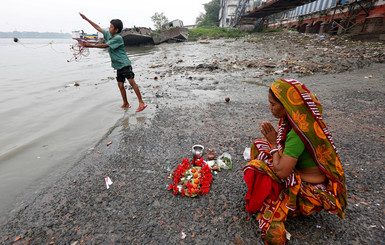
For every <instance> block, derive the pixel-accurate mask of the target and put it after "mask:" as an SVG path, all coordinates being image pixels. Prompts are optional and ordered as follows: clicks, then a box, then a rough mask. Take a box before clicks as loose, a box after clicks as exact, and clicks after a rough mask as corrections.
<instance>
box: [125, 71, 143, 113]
mask: <svg viewBox="0 0 385 245" xmlns="http://www.w3.org/2000/svg"><path fill="white" fill-rule="evenodd" d="M128 82H129V83H130V85H131V86H132V88H133V89H134V91H135V94H136V97H138V101H139V107H138V109H139V108H142V107H144V106H145V104H144V102H143V100H142V95H141V94H140V91H139V87H138V85H137V84H136V82H135V80H134V79H132V78H131V79H128Z"/></svg>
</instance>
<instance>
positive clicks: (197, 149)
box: [192, 145, 205, 159]
mask: <svg viewBox="0 0 385 245" xmlns="http://www.w3.org/2000/svg"><path fill="white" fill-rule="evenodd" d="M204 149H205V148H204V147H203V145H194V146H193V147H192V154H193V157H194V159H198V158H201V157H202V155H203V150H204Z"/></svg>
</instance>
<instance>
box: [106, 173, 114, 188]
mask: <svg viewBox="0 0 385 245" xmlns="http://www.w3.org/2000/svg"><path fill="white" fill-rule="evenodd" d="M105 181H106V186H107V189H109V188H110V185H112V181H111V179H110V177H108V176H107V177H106V178H105Z"/></svg>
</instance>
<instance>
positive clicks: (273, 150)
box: [270, 148, 278, 156]
mask: <svg viewBox="0 0 385 245" xmlns="http://www.w3.org/2000/svg"><path fill="white" fill-rule="evenodd" d="M277 151H278V148H273V149H271V150H270V156H273V155H274V153H276V152H277Z"/></svg>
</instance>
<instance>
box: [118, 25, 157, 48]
mask: <svg viewBox="0 0 385 245" xmlns="http://www.w3.org/2000/svg"><path fill="white" fill-rule="evenodd" d="M151 32H152V31H151V29H150V28H146V27H134V28H124V29H123V30H122V32H121V33H120V35H121V36H122V38H123V41H124V45H125V46H135V45H144V44H154V41H153V39H152V37H151Z"/></svg>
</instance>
